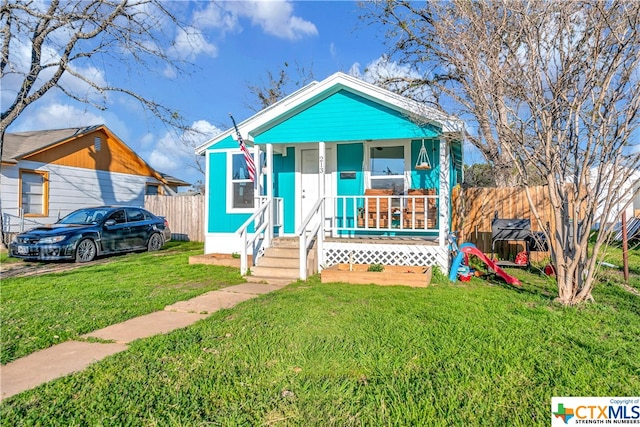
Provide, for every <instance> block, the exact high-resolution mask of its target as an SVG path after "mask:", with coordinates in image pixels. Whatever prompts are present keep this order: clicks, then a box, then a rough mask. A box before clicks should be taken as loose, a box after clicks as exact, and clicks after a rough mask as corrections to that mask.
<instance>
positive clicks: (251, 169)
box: [229, 114, 256, 182]
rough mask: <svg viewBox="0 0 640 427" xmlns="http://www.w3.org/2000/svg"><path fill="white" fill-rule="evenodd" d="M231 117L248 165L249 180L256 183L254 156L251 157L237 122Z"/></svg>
mask: <svg viewBox="0 0 640 427" xmlns="http://www.w3.org/2000/svg"><path fill="white" fill-rule="evenodd" d="M229 117H231V121H232V122H233V127H234V128H235V130H236V136H237V137H238V144H239V145H240V150H241V151H242V154H244V160H245V162H246V163H247V171H249V178H250V179H251V182H255V180H256V164H255V163H254V161H253V156H252V155H251V152H249V149H248V148H247V145H246V144H245V143H244V139H242V135H240V131H239V130H238V126H237V125H236V121H235V120H234V119H233V116H232V115H231V114H229Z"/></svg>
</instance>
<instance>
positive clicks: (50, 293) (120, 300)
mask: <svg viewBox="0 0 640 427" xmlns="http://www.w3.org/2000/svg"><path fill="white" fill-rule="evenodd" d="M201 253H202V244H201V243H187V242H169V243H168V244H167V245H166V246H165V248H164V249H163V250H162V251H159V252H151V253H134V254H128V255H123V256H117V257H111V258H109V259H108V261H110V262H109V263H107V264H99V265H93V266H83V267H81V268H79V269H76V270H71V271H67V272H62V273H56V274H46V275H42V276H31V277H23V278H7V279H3V280H2V293H1V295H0V298H1V302H2V303H1V304H0V322H1V324H2V331H1V336H2V349H1V352H0V361H1V362H2V364H5V363H8V362H10V361H12V360H14V359H17V358H19V357H22V356H25V355H27V354H29V353H32V352H34V351H36V350H40V349H43V348H46V347H50V346H51V345H53V344H58V343H60V342H62V341H66V340H70V339H74V338H77V337H78V336H79V335H82V334H84V333H87V332H91V331H94V330H96V329H100V328H103V327H105V326H109V325H113V324H115V323H119V322H122V321H124V320H127V319H131V318H133V317H137V316H140V315H143V314H147V313H151V312H154V311H158V310H162V309H163V308H164V307H165V306H166V305H168V304H171V303H174V302H176V301H180V300H186V299H189V298H193V297H195V296H197V295H200V294H203V293H205V292H208V291H211V290H215V289H219V288H220V287H224V286H228V285H230V284H237V283H241V282H243V279H242V277H241V276H240V274H239V272H238V270H237V269H232V268H225V267H216V266H209V265H197V264H194V265H189V263H188V262H189V261H188V259H189V256H190V255H197V254H201ZM9 260H15V258H10V259H9ZM2 262H4V261H2ZM19 262H22V261H19Z"/></svg>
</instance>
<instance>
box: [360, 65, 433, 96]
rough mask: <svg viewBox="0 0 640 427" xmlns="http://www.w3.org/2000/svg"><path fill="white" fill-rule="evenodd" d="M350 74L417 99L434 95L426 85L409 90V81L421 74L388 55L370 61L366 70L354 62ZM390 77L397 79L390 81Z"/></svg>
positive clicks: (418, 77) (419, 76)
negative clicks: (362, 70) (362, 69)
mask: <svg viewBox="0 0 640 427" xmlns="http://www.w3.org/2000/svg"><path fill="white" fill-rule="evenodd" d="M349 74H350V75H352V76H354V77H357V78H359V79H362V80H364V81H367V82H369V83H373V84H376V85H379V86H381V87H384V88H385V89H388V90H390V91H392V92H395V93H400V94H402V95H405V96H408V97H410V98H413V99H415V100H427V99H429V98H430V97H431V96H432V93H431V90H430V89H429V88H428V87H426V86H420V87H416V88H412V89H409V90H407V88H408V86H409V82H410V81H412V80H416V79H420V78H421V75H420V74H419V73H418V72H417V71H415V70H413V69H412V68H411V67H410V66H409V65H401V64H398V63H397V62H394V61H391V60H390V59H389V57H387V56H386V55H383V56H381V57H379V58H376V59H375V60H373V61H372V62H371V63H369V65H367V66H366V67H365V69H364V72H361V71H360V64H359V63H357V62H356V63H354V64H353V65H352V66H351V68H350V69H349ZM389 79H394V80H395V81H393V82H388V80H389Z"/></svg>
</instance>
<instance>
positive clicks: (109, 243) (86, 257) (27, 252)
mask: <svg viewBox="0 0 640 427" xmlns="http://www.w3.org/2000/svg"><path fill="white" fill-rule="evenodd" d="M169 240H171V230H170V229H169V224H168V223H167V220H166V219H165V218H163V217H160V216H156V215H154V214H152V213H151V212H149V211H147V210H145V209H142V208H136V207H128V206H101V207H96V208H86V209H79V210H77V211H74V212H71V213H70V214H69V215H67V216H65V217H64V218H62V219H61V220H59V221H58V222H56V223H55V224H52V225H49V226H44V227H37V228H34V229H31V230H29V231H25V232H24V233H20V234H18V235H17V236H16V237H15V238H14V239H13V241H12V242H11V244H10V245H9V251H10V255H11V256H13V257H16V258H23V259H27V260H39V261H58V260H75V261H76V262H89V261H92V260H93V259H94V258H95V257H96V256H100V255H105V254H113V253H118V252H128V251H137V250H149V251H157V250H159V249H161V248H162V246H163V245H164V244H165V242H167V241H169Z"/></svg>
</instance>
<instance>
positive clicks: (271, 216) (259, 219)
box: [237, 196, 284, 276]
mask: <svg viewBox="0 0 640 427" xmlns="http://www.w3.org/2000/svg"><path fill="white" fill-rule="evenodd" d="M256 204H257V205H258V208H257V210H256V211H255V212H254V213H253V215H251V216H250V217H249V218H248V219H247V220H246V221H245V222H244V223H243V224H242V225H241V226H240V228H238V231H237V233H238V234H240V239H241V242H242V246H241V252H240V274H241V275H243V276H244V275H245V274H247V271H248V270H249V266H248V257H247V255H248V252H249V250H251V255H252V256H253V260H254V262H255V261H256V259H257V256H258V252H259V249H260V246H262V247H264V248H267V247H269V246H270V245H271V240H272V239H273V230H274V228H276V227H277V228H278V230H279V234H280V233H281V231H282V227H283V222H282V212H283V206H284V205H283V199H282V198H281V197H274V198H271V199H270V198H268V197H265V196H260V197H256ZM272 207H273V209H271V208H272ZM251 225H253V234H251V235H250V234H249V227H250V226H251ZM260 237H262V240H261V241H259V239H260Z"/></svg>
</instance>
